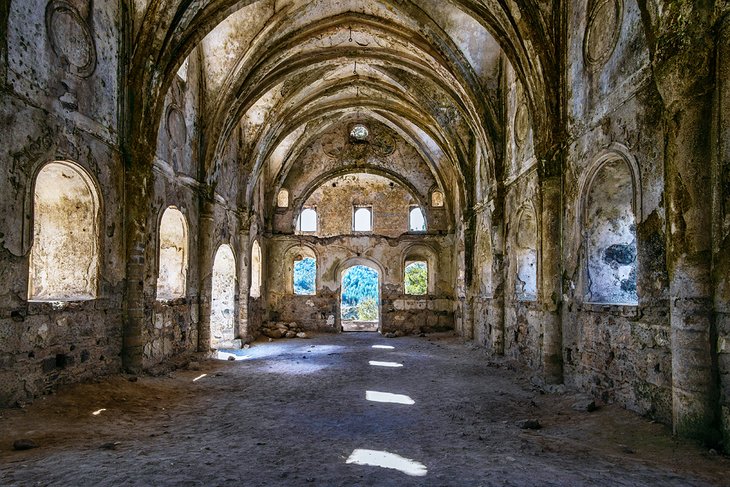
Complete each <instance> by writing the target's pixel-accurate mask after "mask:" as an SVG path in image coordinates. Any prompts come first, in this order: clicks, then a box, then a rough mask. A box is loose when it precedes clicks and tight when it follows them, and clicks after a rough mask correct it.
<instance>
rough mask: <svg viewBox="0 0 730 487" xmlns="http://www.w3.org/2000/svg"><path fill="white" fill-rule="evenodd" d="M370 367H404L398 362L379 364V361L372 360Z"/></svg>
mask: <svg viewBox="0 0 730 487" xmlns="http://www.w3.org/2000/svg"><path fill="white" fill-rule="evenodd" d="M370 365H372V366H373V367H403V364H399V363H398V362H378V361H377V360H371V361H370Z"/></svg>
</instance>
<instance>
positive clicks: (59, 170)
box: [28, 161, 100, 301]
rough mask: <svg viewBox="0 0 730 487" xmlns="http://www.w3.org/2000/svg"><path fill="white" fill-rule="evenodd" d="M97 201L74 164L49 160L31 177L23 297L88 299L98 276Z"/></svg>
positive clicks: (91, 184) (86, 177) (89, 180)
mask: <svg viewBox="0 0 730 487" xmlns="http://www.w3.org/2000/svg"><path fill="white" fill-rule="evenodd" d="M99 210H100V203H99V196H98V190H97V187H96V184H95V183H94V181H93V179H92V178H91V176H90V175H89V174H88V173H87V172H86V171H85V170H84V169H83V168H82V167H81V166H79V165H78V164H75V163H73V162H68V161H54V162H50V163H48V164H46V165H44V166H43V167H42V168H41V169H40V171H39V172H38V174H37V175H36V177H35V181H34V192H33V246H32V248H31V254H30V265H29V273H28V298H29V299H30V300H33V301H75V300H87V299H94V298H95V297H96V296H97V291H98V289H97V288H98V275H99V262H100V258H99V253H100V251H99V247H100V246H99Z"/></svg>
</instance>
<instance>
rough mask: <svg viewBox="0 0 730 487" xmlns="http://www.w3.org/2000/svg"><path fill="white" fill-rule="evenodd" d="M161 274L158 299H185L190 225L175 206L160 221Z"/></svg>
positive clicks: (158, 281) (158, 279) (166, 211)
mask: <svg viewBox="0 0 730 487" xmlns="http://www.w3.org/2000/svg"><path fill="white" fill-rule="evenodd" d="M159 261H160V267H159V274H158V275H157V299H158V300H164V301H167V300H170V299H177V298H184V297H185V291H186V285H187V275H188V225H187V222H186V220H185V215H183V214H182V212H180V210H178V209H177V208H175V207H174V206H170V207H168V208H167V209H166V210H165V213H163V214H162V219H161V220H160V254H159Z"/></svg>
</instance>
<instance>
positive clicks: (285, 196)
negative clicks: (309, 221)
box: [276, 188, 289, 208]
mask: <svg viewBox="0 0 730 487" xmlns="http://www.w3.org/2000/svg"><path fill="white" fill-rule="evenodd" d="M276 207H277V208H289V191H288V190H287V189H284V188H282V189H280V190H279V193H278V194H277V195H276Z"/></svg>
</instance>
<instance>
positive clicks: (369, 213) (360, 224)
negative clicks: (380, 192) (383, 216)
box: [352, 206, 373, 232]
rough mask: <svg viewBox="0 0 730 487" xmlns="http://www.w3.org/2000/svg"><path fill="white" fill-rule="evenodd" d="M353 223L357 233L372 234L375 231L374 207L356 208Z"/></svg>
mask: <svg viewBox="0 0 730 487" xmlns="http://www.w3.org/2000/svg"><path fill="white" fill-rule="evenodd" d="M352 222H353V225H352V228H353V230H355V231H356V232H371V231H372V230H373V210H372V207H370V206H356V207H355V213H354V215H353V219H352Z"/></svg>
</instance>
